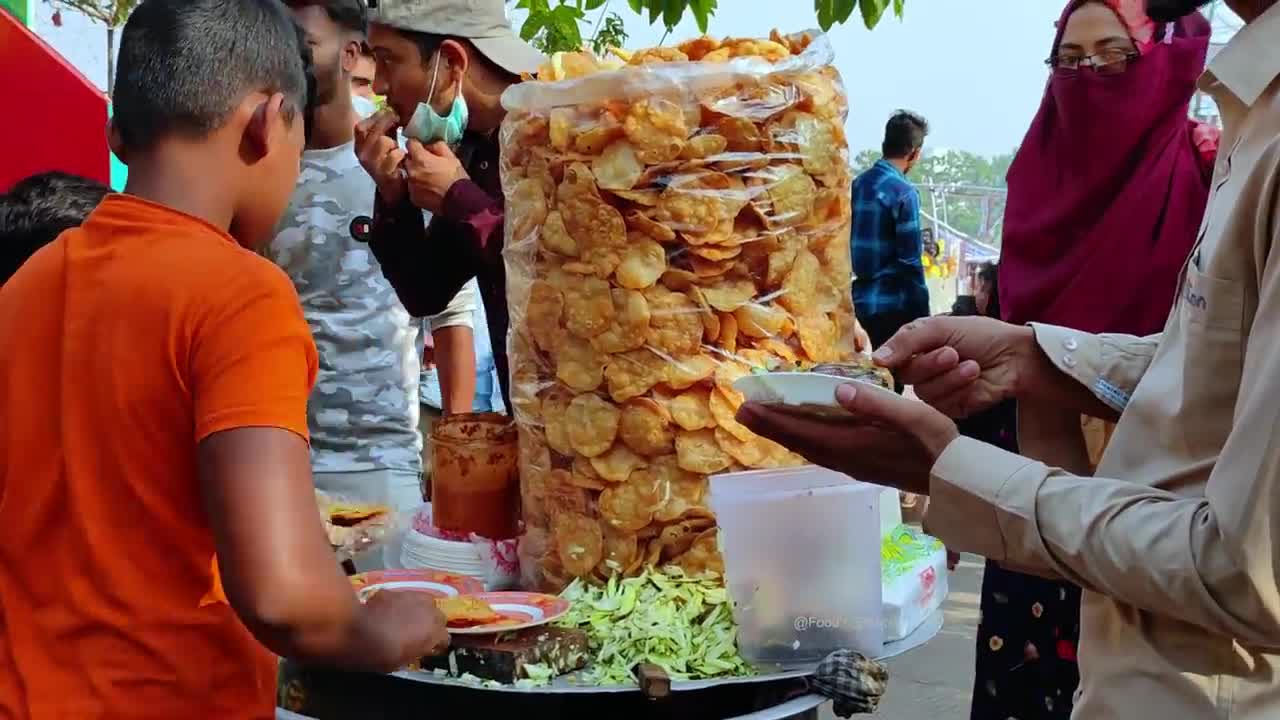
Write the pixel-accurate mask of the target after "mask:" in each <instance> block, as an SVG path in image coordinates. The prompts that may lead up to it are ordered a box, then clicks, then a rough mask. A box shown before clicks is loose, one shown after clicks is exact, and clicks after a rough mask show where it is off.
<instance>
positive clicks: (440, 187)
mask: <svg viewBox="0 0 1280 720" xmlns="http://www.w3.org/2000/svg"><path fill="white" fill-rule="evenodd" d="M404 166H405V171H406V172H407V173H408V176H409V199H410V200H412V201H413V204H414V206H415V207H419V208H422V209H423V210H426V211H428V212H430V213H431V214H433V215H434V214H436V213H439V212H440V208H441V206H443V205H444V196H445V195H446V194H447V193H448V192H449V188H451V187H453V184H454V183H456V182H458V181H459V180H466V179H467V177H468V176H467V171H466V170H465V169H463V167H462V163H461V162H460V161H459V160H458V157H457V156H456V155H454V154H453V151H452V150H450V149H449V146H448V145H446V144H444V143H443V142H433V143H431V144H430V145H423V144H422V143H420V142H418V141H417V140H410V141H409V157H408V159H407V160H405V164H404Z"/></svg>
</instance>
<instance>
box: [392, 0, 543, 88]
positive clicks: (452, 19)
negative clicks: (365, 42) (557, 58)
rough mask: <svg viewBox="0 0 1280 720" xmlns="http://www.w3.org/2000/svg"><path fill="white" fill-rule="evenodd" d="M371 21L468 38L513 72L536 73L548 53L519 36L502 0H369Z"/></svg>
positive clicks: (478, 48)
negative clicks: (512, 27) (540, 50)
mask: <svg viewBox="0 0 1280 720" xmlns="http://www.w3.org/2000/svg"><path fill="white" fill-rule="evenodd" d="M368 2H369V21H370V22H374V23H380V24H382V25H389V26H391V27H393V28H396V29H398V30H408V31H411V32H421V33H430V34H432V35H452V36H454V37H461V38H466V39H468V40H470V41H471V44H472V45H475V46H476V49H477V50H479V51H480V52H482V53H484V56H485V57H487V58H489V60H491V61H493V63H494V64H496V65H497V66H498V67H500V68H502V69H503V70H506V71H507V72H509V73H511V74H513V75H519V74H521V73H535V72H537V70H538V66H539V65H541V64H542V63H543V62H544V61H545V60H546V57H545V56H544V55H543V54H542V53H540V52H538V50H537V49H536V48H534V47H533V46H532V45H530V44H529V43H527V42H525V41H524V40H521V39H520V36H519V35H516V33H515V31H514V30H512V29H511V24H510V23H509V22H508V21H507V11H506V7H505V5H504V3H503V1H502V0H368Z"/></svg>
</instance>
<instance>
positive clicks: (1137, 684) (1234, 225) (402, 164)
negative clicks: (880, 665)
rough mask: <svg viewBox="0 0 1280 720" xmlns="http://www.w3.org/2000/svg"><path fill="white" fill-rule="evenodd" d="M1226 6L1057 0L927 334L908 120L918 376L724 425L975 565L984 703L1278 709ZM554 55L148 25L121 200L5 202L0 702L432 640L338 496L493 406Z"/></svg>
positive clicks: (1262, 144)
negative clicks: (515, 240)
mask: <svg viewBox="0 0 1280 720" xmlns="http://www.w3.org/2000/svg"><path fill="white" fill-rule="evenodd" d="M1203 4H1204V3H1202V2H1195V1H1194V0H1145V2H1143V1H1142V0H1071V1H1070V2H1069V3H1068V4H1067V7H1066V9H1065V10H1064V12H1063V14H1062V16H1061V18H1060V19H1059V21H1058V23H1057V25H1056V37H1055V38H1054V41H1053V45H1052V48H1051V52H1050V54H1049V57H1048V65H1049V66H1050V78H1049V81H1048V84H1047V86H1046V88H1045V93H1044V99H1043V101H1042V104H1041V106H1040V109H1039V111H1038V112H1037V114H1036V117H1035V119H1034V120H1033V121H1032V124H1031V127H1030V129H1029V130H1028V133H1027V135H1026V138H1025V139H1024V141H1023V143H1022V144H1021V146H1020V149H1019V151H1018V153H1017V156H1016V158H1015V160H1014V163H1013V165H1012V167H1011V169H1010V171H1009V176H1008V188H1009V200H1008V205H1007V210H1006V216H1005V221H1004V237H1003V245H1002V255H1001V261H1000V264H999V267H998V268H997V267H996V266H995V265H990V266H984V267H982V268H981V269H980V270H979V271H978V272H977V273H976V277H975V282H974V288H973V293H972V296H970V297H963V298H961V300H960V301H958V302H957V304H956V307H955V309H954V312H952V313H950V314H949V315H946V316H939V317H932V318H930V317H928V316H929V298H928V290H927V286H926V284H925V280H924V269H923V266H922V263H921V257H922V255H923V254H924V249H925V248H924V237H923V235H924V232H923V227H922V223H921V218H920V203H919V195H918V193H917V191H916V189H915V188H914V186H913V185H912V183H911V181H910V175H911V171H912V169H913V167H914V166H915V165H916V164H917V163H918V161H919V160H920V158H921V156H922V153H923V151H924V142H925V138H926V136H927V135H928V132H929V126H928V123H927V122H926V121H925V120H924V119H923V118H922V117H920V116H919V115H917V114H915V113H912V112H907V111H900V112H898V113H895V114H894V115H893V116H892V117H891V118H890V120H889V121H888V123H887V126H886V131H885V137H884V141H883V148H882V149H883V157H882V158H881V159H880V160H879V161H878V162H876V163H875V165H874V166H872V167H871V168H869V169H868V170H866V171H865V172H863V173H862V174H861V175H860V176H859V177H858V178H857V179H856V180H855V182H854V184H853V187H852V188H851V193H852V200H853V226H852V234H851V238H850V242H851V244H852V257H853V263H854V270H855V277H856V279H855V281H854V283H853V287H852V293H853V300H854V305H855V308H856V310H857V313H858V317H859V320H860V323H861V326H862V327H863V328H865V335H866V337H865V339H863V338H860V339H859V341H858V344H859V345H860V346H861V345H863V344H866V345H868V346H870V347H872V348H875V349H876V352H875V355H874V357H875V360H876V362H878V363H879V364H881V365H883V366H885V367H888V368H890V369H891V370H892V371H893V373H894V376H895V380H896V383H897V387H896V390H897V393H882V392H877V391H874V390H873V389H871V388H869V387H865V388H855V387H854V386H853V385H849V386H845V387H842V388H841V389H840V391H839V392H838V394H837V399H838V400H839V401H840V402H841V404H843V405H844V406H845V407H846V408H847V409H848V410H849V411H850V413H852V417H851V418H849V419H845V420H842V421H836V420H831V419H818V418H814V417H812V416H801V415H796V414H794V413H791V412H788V411H787V410H785V409H781V408H778V407H775V406H759V405H753V404H747V405H745V406H744V407H743V409H742V410H741V411H740V415H739V419H740V420H741V421H742V422H744V423H745V424H747V425H748V426H749V427H751V428H752V429H754V430H756V431H757V432H759V433H760V434H763V435H766V436H768V437H770V438H772V439H775V440H777V441H778V442H781V443H783V444H784V445H786V446H788V447H790V448H792V449H794V450H796V451H798V452H801V453H802V454H804V455H805V456H806V457H808V458H809V459H811V460H813V461H814V462H818V463H821V464H824V465H827V466H829V467H833V468H836V469H839V470H842V471H845V472H848V473H849V474H850V475H853V476H855V477H858V478H860V479H863V480H867V481H872V482H877V483H880V484H884V485H887V486H890V487H895V488H898V489H900V490H902V491H903V492H904V493H906V494H908V495H911V496H919V497H921V498H923V497H928V498H929V504H928V510H927V512H926V513H925V526H926V529H927V530H929V531H930V532H932V533H933V534H935V535H936V536H938V537H939V538H940V539H942V540H943V541H944V542H945V543H946V544H947V545H948V547H949V548H951V549H952V550H957V551H967V552H973V553H977V554H980V555H983V556H985V557H986V558H987V567H986V570H985V574H984V583H983V592H982V601H981V602H982V619H981V623H980V626H979V636H978V647H977V665H976V668H975V681H974V692H973V706H972V717H973V718H974V720H988V719H992V720H1003V719H1004V718H1018V719H1019V720H1026V719H1028V718H1064V717H1068V716H1074V717H1088V718H1104V717H1123V718H1161V720H1163V719H1164V718H1166V717H1177V718H1182V717H1188V718H1189V717H1211V716H1227V715H1229V716H1231V717H1239V718H1244V719H1245V720H1252V718H1269V717H1272V716H1273V715H1274V714H1275V713H1276V712H1277V708H1280V683H1278V682H1277V681H1276V680H1274V678H1273V676H1274V674H1275V670H1276V664H1277V663H1278V662H1280V651H1277V650H1276V648H1277V647H1280V579H1278V577H1280V575H1278V574H1280V566H1278V565H1277V562H1276V561H1275V559H1274V558H1275V555H1276V552H1275V548H1276V546H1277V537H1276V530H1275V527H1274V526H1275V520H1276V508H1277V507H1280V504H1278V503H1277V500H1276V492H1277V481H1280V466H1278V465H1277V462H1276V461H1277V458H1280V454H1277V452H1276V451H1275V450H1273V449H1272V447H1271V446H1272V438H1273V435H1274V431H1273V427H1274V422H1273V421H1274V420H1275V414H1276V413H1277V412H1280V411H1278V410H1277V408H1280V398H1277V397H1275V389H1274V388H1275V387H1276V386H1275V385H1274V383H1273V382H1271V378H1272V377H1274V375H1275V372H1276V370H1277V368H1275V367H1274V364H1275V363H1277V362H1280V360H1277V358H1280V354H1278V351H1280V348H1277V347H1274V346H1273V345H1272V343H1273V342H1280V324H1277V320H1276V318H1275V317H1273V316H1275V315H1276V314H1277V313H1280V295H1277V290H1278V289H1280V275H1278V274H1277V270H1276V268H1275V267H1274V266H1275V262H1273V260H1272V258H1271V257H1270V252H1271V250H1272V245H1273V242H1274V241H1275V240H1276V239H1277V238H1276V227H1277V224H1278V223H1277V220H1280V215H1278V206H1277V201H1278V199H1277V198H1278V196H1277V187H1280V87H1278V85H1280V84H1278V83H1277V81H1276V80H1277V77H1280V61H1277V59H1276V53H1275V52H1274V49H1273V48H1274V46H1275V43H1276V40H1277V39H1278V38H1280V8H1277V7H1274V5H1275V4H1276V3H1275V0H1232V1H1231V2H1229V3H1228V4H1229V5H1230V6H1231V7H1232V8H1233V9H1234V10H1235V11H1236V12H1237V13H1238V14H1239V15H1240V16H1241V17H1242V18H1243V19H1244V20H1245V21H1246V22H1247V24H1246V27H1245V28H1244V30H1243V31H1242V32H1241V33H1240V34H1239V35H1238V36H1237V37H1236V38H1235V39H1234V40H1233V41H1232V42H1231V43H1230V44H1229V45H1228V46H1227V47H1226V48H1224V49H1223V50H1222V51H1221V53H1219V54H1218V55H1217V57H1215V58H1214V59H1213V61H1212V63H1211V64H1210V65H1209V67H1208V68H1207V69H1206V67H1205V63H1206V54H1207V50H1208V45H1209V35H1210V31H1209V26H1208V23H1207V22H1206V21H1205V20H1204V19H1203V17H1201V16H1200V15H1199V14H1198V13H1196V12H1195V11H1196V9H1197V8H1198V7H1199V6H1201V5H1203ZM542 61H543V57H542V55H541V54H540V53H538V52H537V51H536V50H535V49H534V48H532V47H531V46H529V45H528V44H527V43H525V42H524V41H522V40H521V39H520V38H519V37H518V36H517V35H516V34H515V33H514V32H513V30H512V29H511V27H510V26H509V25H508V22H507V19H506V14H505V8H504V4H503V3H502V2H501V1H500V0H484V1H480V2H469V3H457V2H451V1H448V0H382V1H381V2H378V3H376V4H372V7H369V6H367V5H366V3H365V2H364V0H285V1H284V2H282V3H281V2H277V1H276V0H146V1H145V2H143V3H141V4H140V5H139V7H138V9H137V10H136V11H135V12H134V13H133V15H132V16H131V17H130V19H129V21H128V22H127V23H126V25H125V27H124V29H123V32H122V35H121V46H120V54H119V60H118V72H117V80H116V86H115V96H114V114H113V118H112V120H111V123H110V126H109V129H108V134H109V139H110V143H111V146H112V149H113V151H115V152H116V154H117V155H118V156H119V157H120V158H121V159H122V160H124V161H125V162H126V163H127V164H128V165H129V168H130V175H129V181H128V186H127V187H126V189H125V192H123V193H119V194H113V193H111V192H110V190H109V189H108V188H106V187H105V186H102V185H99V184H97V183H94V182H92V181H87V180H84V179H82V178H76V177H73V176H69V175H65V174H60V173H48V174H45V175H41V176H36V177H33V178H30V179H28V180H26V181H23V182H21V183H19V184H18V185H15V186H14V187H12V188H9V189H8V190H7V191H6V193H5V194H4V195H2V196H0V242H2V243H3V247H0V251H2V252H0V263H2V264H0V273H3V274H2V275H0V283H2V289H0V336H2V337H4V338H5V340H6V344H7V345H6V347H7V350H8V352H6V353H4V354H3V355H2V356H0V520H3V522H4V525H5V527H6V533H7V540H8V542H7V543H6V544H5V545H4V546H3V547H0V646H3V649H4V652H3V653H0V716H6V717H15V718H33V719H34V718H41V717H66V716H70V717H89V716H93V717H116V716H120V717H123V716H126V715H128V714H129V713H128V710H127V709H128V708H132V707H146V708H148V712H149V713H150V714H152V715H154V716H157V717H175V716H179V715H181V714H188V713H189V712H190V708H192V707H198V708H201V709H202V711H203V712H206V713H208V714H209V715H210V716H217V717H225V718H241V717H243V718H263V717H271V716H272V715H273V709H272V708H273V706H274V697H275V672H276V657H277V656H284V657H290V658H294V659H297V660H300V661H303V662H310V663H318V664H324V665H330V666H336V667H340V668H348V669H352V670H368V671H382V670H389V669H393V668H397V667H400V666H402V665H404V664H405V663H407V662H409V661H411V660H414V659H417V658H419V657H422V656H426V655H432V654H436V653H439V652H441V651H443V649H444V648H446V647H447V644H448V637H447V634H446V632H445V628H444V622H443V618H442V617H441V615H440V613H439V612H438V611H437V610H436V609H435V608H434V606H432V605H431V604H430V603H425V604H424V603H421V602H419V601H417V600H415V599H414V598H412V597H405V596H404V595H403V594H398V593H379V594H377V595H375V596H374V597H373V598H371V599H370V600H369V602H367V603H360V602H358V601H357V600H356V597H355V595H354V593H353V591H352V589H351V586H350V583H349V582H348V581H347V579H346V578H345V577H344V575H343V573H342V571H341V570H340V569H339V568H338V567H337V565H336V564H335V563H334V561H333V555H332V552H331V550H330V548H329V545H328V542H327V540H326V538H325V535H324V532H323V530H322V528H321V524H320V519H319V517H318V515H317V513H316V512H315V497H314V490H316V489H319V490H324V491H327V492H330V493H333V494H336V495H340V496H351V497H355V498H360V499H362V500H371V501H376V502H381V503H386V504H388V505H390V506H392V507H394V508H396V509H398V510H404V511H408V510H412V509H414V508H417V507H418V506H419V505H420V504H421V503H422V501H423V499H424V497H427V496H429V486H430V484H429V478H428V477H427V475H428V474H429V471H430V467H431V462H430V436H431V428H432V425H433V422H434V421H435V420H437V419H439V418H440V417H442V416H443V415H446V414H453V413H458V412H472V411H482V412H488V411H495V412H505V411H506V409H507V408H508V407H509V391H508V382H509V374H508V363H507V357H506V337H507V331H508V324H509V323H508V316H507V304H506V292H505V286H506V278H505V269H504V265H503V261H502V245H503V232H502V227H503V216H504V208H503V195H502V192H501V187H500V182H499V177H498V152H499V151H498V146H497V141H496V131H497V129H498V127H499V126H500V125H501V123H502V120H503V117H504V110H503V107H502V104H501V102H500V97H501V95H502V93H503V92H504V91H505V90H506V89H507V88H508V87H510V86H511V85H512V84H514V83H517V82H519V81H520V78H521V77H522V76H523V75H525V74H531V73H534V72H535V71H536V70H537V68H538V66H539V65H540V64H541V62H542ZM1197 88H1200V89H1202V90H1204V91H1206V92H1208V93H1210V94H1211V95H1213V97H1214V98H1215V100H1216V101H1217V103H1218V105H1219V107H1220V108H1221V110H1222V117H1223V121H1224V127H1223V129H1222V132H1221V133H1219V131H1218V130H1216V129H1215V128H1211V127H1207V126H1204V125H1200V124H1197V123H1194V122H1192V121H1190V120H1188V104H1189V102H1190V99H1191V96H1192V94H1193V93H1194V92H1195V91H1196V89H1197ZM380 106H381V107H380ZM1220 148H1222V150H1221V151H1220V150H1219V149H1220ZM1171 308H1172V310H1171ZM907 386H911V387H912V388H913V394H914V395H915V396H916V397H915V398H907V397H902V394H903V391H904V389H905V387H907ZM920 401H923V402H920ZM388 561H391V559H390V558H381V557H370V558H365V559H363V560H362V562H363V563H364V564H365V566H366V567H376V566H378V565H380V564H383V563H386V562H388ZM192 658H198V659H199V662H195V663H193V662H191V659H192Z"/></svg>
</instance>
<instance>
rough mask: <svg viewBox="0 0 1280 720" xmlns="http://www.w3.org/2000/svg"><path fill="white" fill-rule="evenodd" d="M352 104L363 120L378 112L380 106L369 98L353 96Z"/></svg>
mask: <svg viewBox="0 0 1280 720" xmlns="http://www.w3.org/2000/svg"><path fill="white" fill-rule="evenodd" d="M351 104H352V105H354V106H355V108H356V114H357V115H359V116H360V119H361V120H363V119H364V118H367V117H369V116H370V115H372V114H374V113H376V112H378V106H377V105H375V104H374V102H373V101H372V100H370V99H369V98H367V97H360V96H359V95H352V96H351Z"/></svg>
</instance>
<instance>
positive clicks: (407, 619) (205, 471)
mask: <svg viewBox="0 0 1280 720" xmlns="http://www.w3.org/2000/svg"><path fill="white" fill-rule="evenodd" d="M266 269H267V270H269V271H270V272H265V271H264V272H257V273H247V274H246V277H245V278H244V279H243V280H242V281H241V282H238V283H228V286H231V287H227V292H225V293H224V294H223V295H222V297H221V298H213V299H211V302H212V303H215V304H216V306H217V307H218V309H217V310H216V311H215V312H213V313H211V315H210V317H207V318H205V319H204V321H203V322H201V324H200V325H199V326H198V327H197V330H196V335H195V338H194V340H193V344H192V347H191V350H190V371H189V372H190V378H189V384H190V388H191V393H192V399H193V404H194V409H195V433H196V440H197V443H198V446H197V463H198V471H199V481H200V485H201V492H202V495H203V498H204V505H205V511H206V516H207V517H208V521H209V525H210V529H211V530H212V532H213V536H214V542H215V547H216V550H217V554H218V568H219V573H220V575H221V581H222V586H223V588H224V590H225V592H226V597H227V600H228V601H229V602H230V604H231V606H232V608H234V609H235V611H236V613H237V615H238V616H239V617H240V619H241V621H242V622H244V624H245V626H246V627H247V628H249V630H250V631H251V632H252V633H253V634H254V636H255V637H256V638H258V640H259V641H260V642H262V643H263V644H264V645H265V646H266V647H268V648H269V649H271V650H272V651H273V652H275V653H277V654H280V655H283V656H288V657H293V658H296V659H298V660H301V661H304V662H312V663H318V664H324V665H330V666H336V667H342V668H349V669H353V670H372V671H379V670H388V669H394V668H396V667H399V666H402V665H404V664H405V663H407V662H409V661H411V660H413V659H415V658H416V657H420V656H422V655H424V654H430V653H431V652H432V651H440V650H443V649H444V647H447V645H448V636H447V633H446V632H445V629H444V621H443V618H442V617H441V616H440V614H439V611H438V610H437V609H436V608H435V606H434V604H433V603H431V602H430V601H424V600H423V599H422V598H421V596H412V595H406V594H399V593H379V594H378V595H377V596H375V598H374V599H375V600H376V602H374V601H371V602H369V603H368V604H364V605H362V604H361V603H360V602H359V601H358V600H357V598H356V596H355V593H354V591H353V590H352V588H351V585H350V583H349V582H348V581H347V579H346V578H345V577H343V575H342V573H341V572H340V570H339V569H338V565H337V562H336V561H335V559H334V556H333V554H332V551H331V550H330V547H329V543H328V539H327V538H326V536H325V533H324V530H323V527H322V524H321V521H320V516H319V512H318V511H317V507H316V501H315V494H314V489H313V485H312V480H311V469H310V453H309V452H308V447H307V442H306V432H307V431H306V400H307V395H308V394H309V392H310V388H311V384H312V382H313V381H314V377H315V372H316V356H315V347H314V345H313V344H312V341H311V337H310V333H309V331H308V330H307V326H306V323H305V321H304V320H303V318H302V313H301V309H300V308H299V306H298V301H297V296H296V294H295V293H294V291H293V288H292V287H291V286H290V285H289V283H288V280H287V278H285V277H284V275H283V274H282V273H280V272H279V271H278V270H276V269H275V268H266ZM383 595H387V597H386V598H383V597H382V596H383Z"/></svg>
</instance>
